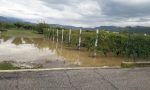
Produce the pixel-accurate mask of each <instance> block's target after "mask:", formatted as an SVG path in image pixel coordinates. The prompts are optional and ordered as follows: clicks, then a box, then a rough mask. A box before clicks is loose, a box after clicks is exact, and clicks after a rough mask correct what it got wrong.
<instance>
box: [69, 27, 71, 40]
mask: <svg viewBox="0 0 150 90" xmlns="http://www.w3.org/2000/svg"><path fill="white" fill-rule="evenodd" d="M70 42H71V29H70V30H69V43H70Z"/></svg>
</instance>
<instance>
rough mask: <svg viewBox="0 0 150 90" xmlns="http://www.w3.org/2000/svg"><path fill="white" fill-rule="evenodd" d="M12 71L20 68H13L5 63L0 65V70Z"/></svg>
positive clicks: (8, 63)
mask: <svg viewBox="0 0 150 90" xmlns="http://www.w3.org/2000/svg"><path fill="white" fill-rule="evenodd" d="M12 69H20V68H19V67H16V66H14V65H13V64H12V63H10V62H7V61H4V62H1V63H0V70H12Z"/></svg>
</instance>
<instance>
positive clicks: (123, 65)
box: [121, 62, 150, 68]
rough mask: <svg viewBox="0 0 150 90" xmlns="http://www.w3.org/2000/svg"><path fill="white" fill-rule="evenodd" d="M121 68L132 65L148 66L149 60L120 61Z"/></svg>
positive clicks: (149, 64)
mask: <svg viewBox="0 0 150 90" xmlns="http://www.w3.org/2000/svg"><path fill="white" fill-rule="evenodd" d="M121 67H122V68H132V67H150V62H122V63H121Z"/></svg>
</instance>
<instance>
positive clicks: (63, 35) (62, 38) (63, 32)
mask: <svg viewBox="0 0 150 90" xmlns="http://www.w3.org/2000/svg"><path fill="white" fill-rule="evenodd" d="M63 40H64V29H62V42H63Z"/></svg>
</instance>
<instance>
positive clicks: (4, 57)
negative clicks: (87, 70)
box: [0, 35, 123, 68]
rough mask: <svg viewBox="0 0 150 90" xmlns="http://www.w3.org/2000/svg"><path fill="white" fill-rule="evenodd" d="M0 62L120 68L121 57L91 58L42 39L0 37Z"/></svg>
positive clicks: (86, 52) (84, 53) (47, 65)
mask: <svg viewBox="0 0 150 90" xmlns="http://www.w3.org/2000/svg"><path fill="white" fill-rule="evenodd" d="M0 61H14V62H20V63H28V64H42V65H43V67H45V68H48V67H78V66H81V67H82V66H86V67H98V66H120V64H121V62H122V61H123V58H122V57H114V56H107V57H105V56H103V55H101V56H96V57H91V56H90V53H89V52H88V51H86V50H76V49H72V48H71V47H67V46H66V45H63V44H61V43H57V42H53V41H51V40H49V39H45V38H44V37H43V38H31V37H30V38H27V37H7V36H4V35H3V36H2V35H1V36H0Z"/></svg>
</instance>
